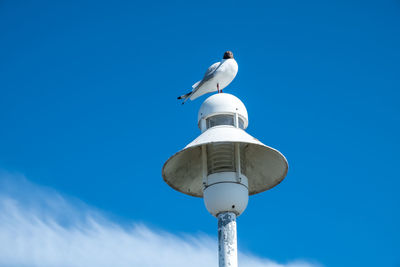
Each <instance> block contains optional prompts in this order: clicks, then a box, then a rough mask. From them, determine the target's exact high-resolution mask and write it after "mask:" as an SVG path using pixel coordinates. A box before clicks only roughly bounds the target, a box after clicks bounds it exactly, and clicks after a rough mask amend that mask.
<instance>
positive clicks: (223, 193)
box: [162, 93, 288, 216]
mask: <svg viewBox="0 0 400 267" xmlns="http://www.w3.org/2000/svg"><path fill="white" fill-rule="evenodd" d="M198 125H199V128H200V129H201V131H202V133H201V135H200V136H198V137H197V138H196V139H195V140H194V141H192V142H191V143H190V144H188V145H187V146H186V147H185V148H184V149H183V150H181V151H179V152H178V153H176V154H175V155H173V156H172V157H171V158H169V159H168V160H167V162H166V163H165V164H164V166H163V169H162V176H163V178H164V180H165V182H166V183H167V184H169V185H170V186H171V187H172V188H174V189H176V190H178V191H180V192H182V193H185V194H188V195H191V196H196V197H203V198H204V202H205V205H206V208H207V210H208V211H209V212H210V213H211V214H212V215H214V216H217V215H218V214H220V213H223V212H234V213H235V214H236V215H237V216H239V215H240V214H241V213H242V212H243V211H244V210H245V208H246V206H247V202H248V196H249V195H253V194H257V193H260V192H263V191H265V190H268V189H270V188H272V187H274V186H275V185H277V184H279V183H280V182H281V181H282V180H283V179H284V177H285V176H286V173H287V170H288V164H287V161H286V159H285V157H284V156H283V155H282V154H281V153H280V152H279V151H277V150H275V149H273V148H271V147H268V146H266V145H264V144H263V143H261V142H260V141H258V140H257V139H256V138H254V137H252V136H251V135H249V134H247V133H246V132H245V131H244V130H245V129H246V128H247V126H248V115H247V110H246V107H245V106H244V104H243V103H242V102H241V101H240V100H239V99H238V98H237V97H235V96H233V95H230V94H225V93H220V94H214V95H212V96H210V97H209V98H207V99H206V100H205V101H204V103H203V104H202V106H201V107H200V110H199V114H198Z"/></svg>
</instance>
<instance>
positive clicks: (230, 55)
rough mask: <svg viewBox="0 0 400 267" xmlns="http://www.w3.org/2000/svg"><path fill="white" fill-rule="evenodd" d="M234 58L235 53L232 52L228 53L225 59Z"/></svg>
mask: <svg viewBox="0 0 400 267" xmlns="http://www.w3.org/2000/svg"><path fill="white" fill-rule="evenodd" d="M228 58H233V53H232V52H231V51H226V52H225V54H224V57H223V59H228Z"/></svg>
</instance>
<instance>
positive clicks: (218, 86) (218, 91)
mask: <svg viewBox="0 0 400 267" xmlns="http://www.w3.org/2000/svg"><path fill="white" fill-rule="evenodd" d="M217 90H218V93H219V83H217Z"/></svg>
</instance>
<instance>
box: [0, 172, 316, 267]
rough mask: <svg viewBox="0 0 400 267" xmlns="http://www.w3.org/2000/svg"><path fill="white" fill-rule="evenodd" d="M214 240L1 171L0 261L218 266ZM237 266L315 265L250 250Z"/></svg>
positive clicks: (8, 263)
mask: <svg viewBox="0 0 400 267" xmlns="http://www.w3.org/2000/svg"><path fill="white" fill-rule="evenodd" d="M216 246H217V244H216V241H215V240H214V239H212V238H210V237H209V236H206V235H193V236H190V235H185V236H178V235H175V234H170V233H167V232H163V231H159V230H154V229H150V228H148V227H146V226H144V225H142V224H131V226H130V227H127V226H121V225H119V224H118V223H116V222H113V221H112V220H111V219H108V218H106V217H105V216H103V215H102V214H101V212H98V211H96V210H95V209H94V208H92V207H89V206H87V205H85V204H84V203H82V202H80V201H79V200H76V199H73V198H66V197H63V196H61V195H60V194H58V193H57V192H55V191H53V190H51V189H46V188H43V187H40V186H37V185H34V184H32V183H30V182H29V181H27V180H26V179H25V178H24V177H22V176H20V175H14V174H13V175H12V174H9V173H4V172H3V173H0V265H1V266H85V267H88V266H100V267H101V266H121V267H123V266H146V267H147V266H148V267H153V266H163V267H169V266H171V267H172V266H173V267H180V266H182V267H183V266H185V267H186V266H191V267H197V266H199V267H200V266H202V267H203V266H217V265H218V263H217V254H216V253H217V247H216ZM239 263H240V266H241V267H250V266H251V267H315V266H317V265H316V264H312V263H308V262H304V261H296V262H291V263H287V264H278V263H276V262H273V261H271V260H268V259H263V258H259V257H256V256H252V255H249V254H241V255H240V256H239Z"/></svg>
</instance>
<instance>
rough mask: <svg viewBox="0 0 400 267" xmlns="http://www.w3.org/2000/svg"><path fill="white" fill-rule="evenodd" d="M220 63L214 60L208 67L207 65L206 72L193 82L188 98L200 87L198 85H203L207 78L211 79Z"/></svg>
mask: <svg viewBox="0 0 400 267" xmlns="http://www.w3.org/2000/svg"><path fill="white" fill-rule="evenodd" d="M220 65H221V62H215V63H214V64H212V65H211V66H210V67H208V69H207V71H206V73H205V74H204V77H203V79H202V80H201V81H198V82H197V83H195V84H193V91H192V92H191V93H190V95H189V96H188V98H190V97H191V96H192V95H193V94H194V93H195V92H196V91H197V90H198V89H199V88H200V86H202V85H203V83H204V82H206V81H208V80H209V79H211V78H212V77H213V76H214V74H215V71H216V70H217V69H218V67H219V66H220ZM188 98H187V99H188Z"/></svg>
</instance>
